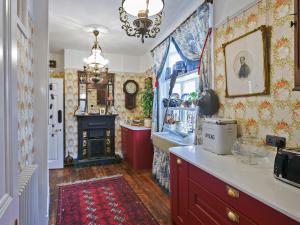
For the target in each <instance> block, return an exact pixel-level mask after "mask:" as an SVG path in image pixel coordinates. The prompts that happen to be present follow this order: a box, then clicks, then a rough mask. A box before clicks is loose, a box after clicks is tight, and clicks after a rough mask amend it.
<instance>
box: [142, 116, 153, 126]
mask: <svg viewBox="0 0 300 225" xmlns="http://www.w3.org/2000/svg"><path fill="white" fill-rule="evenodd" d="M151 126H152V119H151V118H145V119H144V127H147V128H151Z"/></svg>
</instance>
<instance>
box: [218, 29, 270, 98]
mask: <svg viewBox="0 0 300 225" xmlns="http://www.w3.org/2000/svg"><path fill="white" fill-rule="evenodd" d="M268 49H269V48H268V28H267V26H265V25H262V26H260V27H258V28H256V29H254V30H252V31H250V32H248V33H246V34H244V35H242V36H240V37H238V38H236V39H233V40H232V41H229V42H227V43H225V44H223V53H224V57H225V77H226V90H225V92H226V93H225V96H226V98H234V97H249V96H258V95H269V94H270V74H269V68H270V66H269V51H268Z"/></svg>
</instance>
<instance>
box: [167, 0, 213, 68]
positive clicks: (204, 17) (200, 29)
mask: <svg viewBox="0 0 300 225" xmlns="http://www.w3.org/2000/svg"><path fill="white" fill-rule="evenodd" d="M209 26H210V7H209V4H208V3H204V4H202V5H201V6H200V7H199V8H198V9H197V10H196V11H195V12H194V13H193V14H192V15H191V17H190V18H189V19H187V20H186V21H185V22H184V23H183V24H182V25H181V26H179V27H178V28H177V29H176V30H175V31H174V32H173V33H172V35H171V36H172V37H171V38H172V41H173V43H174V45H175V47H176V49H177V51H178V53H179V54H180V56H181V58H182V59H183V60H184V61H185V62H186V64H187V70H188V71H191V70H194V69H196V68H197V66H198V63H199V56H200V54H201V51H202V48H203V45H204V41H205V38H206V34H207V31H208V29H209Z"/></svg>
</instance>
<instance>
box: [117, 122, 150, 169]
mask: <svg viewBox="0 0 300 225" xmlns="http://www.w3.org/2000/svg"><path fill="white" fill-rule="evenodd" d="M121 137H122V154H123V157H124V160H125V161H127V162H128V163H129V164H130V165H131V166H132V167H133V168H134V169H137V170H142V169H151V168H152V162H153V145H152V142H151V138H150V137H151V130H132V129H128V128H125V127H122V129H121Z"/></svg>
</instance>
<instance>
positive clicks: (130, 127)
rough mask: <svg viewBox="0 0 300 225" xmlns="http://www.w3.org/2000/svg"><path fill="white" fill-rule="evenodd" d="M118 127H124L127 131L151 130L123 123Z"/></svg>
mask: <svg viewBox="0 0 300 225" xmlns="http://www.w3.org/2000/svg"><path fill="white" fill-rule="evenodd" d="M120 126H121V127H125V128H127V129H129V130H136V131H138V130H151V128H148V127H140V126H131V125H128V124H124V123H120Z"/></svg>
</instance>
